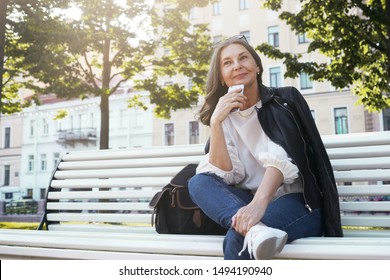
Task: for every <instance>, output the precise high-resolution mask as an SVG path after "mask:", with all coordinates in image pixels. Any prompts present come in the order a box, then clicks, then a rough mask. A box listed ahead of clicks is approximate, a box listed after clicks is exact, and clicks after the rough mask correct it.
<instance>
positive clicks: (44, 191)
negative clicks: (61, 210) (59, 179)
mask: <svg viewBox="0 0 390 280" xmlns="http://www.w3.org/2000/svg"><path fill="white" fill-rule="evenodd" d="M39 192H40V195H39V198H40V199H45V198H46V189H40V190H39Z"/></svg>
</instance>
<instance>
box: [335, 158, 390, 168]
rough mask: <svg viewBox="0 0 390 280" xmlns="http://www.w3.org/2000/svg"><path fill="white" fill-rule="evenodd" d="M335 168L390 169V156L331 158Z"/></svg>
mask: <svg viewBox="0 0 390 280" xmlns="http://www.w3.org/2000/svg"><path fill="white" fill-rule="evenodd" d="M331 164H332V167H333V170H351V169H352V170H361V169H367V168H370V169H374V168H376V169H390V157H376V158H353V159H335V160H331Z"/></svg>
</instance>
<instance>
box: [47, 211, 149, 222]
mask: <svg viewBox="0 0 390 280" xmlns="http://www.w3.org/2000/svg"><path fill="white" fill-rule="evenodd" d="M47 219H48V220H49V221H59V222H104V223H110V222H111V223H142V224H150V223H151V220H152V215H151V214H132V213H130V214H126V215H123V214H102V213H99V214H98V215H96V214H93V213H90V214H85V213H48V214H47Z"/></svg>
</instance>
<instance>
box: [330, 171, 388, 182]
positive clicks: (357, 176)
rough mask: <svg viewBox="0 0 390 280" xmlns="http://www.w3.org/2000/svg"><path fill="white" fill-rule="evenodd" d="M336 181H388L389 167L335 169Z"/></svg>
mask: <svg viewBox="0 0 390 280" xmlns="http://www.w3.org/2000/svg"><path fill="white" fill-rule="evenodd" d="M334 176H335V178H336V181H337V182H367V181H390V169H388V170H385V169H382V170H349V171H335V172H334Z"/></svg>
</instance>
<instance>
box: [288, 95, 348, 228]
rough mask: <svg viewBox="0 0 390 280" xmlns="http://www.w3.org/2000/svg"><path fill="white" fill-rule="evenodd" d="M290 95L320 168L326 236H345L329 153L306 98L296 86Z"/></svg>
mask: <svg viewBox="0 0 390 280" xmlns="http://www.w3.org/2000/svg"><path fill="white" fill-rule="evenodd" d="M289 97H290V98H293V103H294V104H295V106H296V108H295V109H296V113H297V114H298V116H299V118H300V120H301V123H302V126H303V127H302V128H303V130H304V133H305V135H306V141H307V143H308V145H310V147H311V149H312V151H313V153H314V155H315V156H314V160H315V163H314V164H315V165H316V167H317V170H319V172H318V174H317V179H318V180H319V186H318V187H319V188H320V189H321V191H322V211H323V212H322V214H323V215H322V217H323V224H324V226H325V236H343V232H342V228H341V217H340V205H339V196H338V192H337V186H336V181H335V177H334V174H333V168H332V165H331V163H330V160H329V156H328V153H327V151H326V149H325V146H324V144H323V142H322V138H321V136H320V133H319V131H318V129H317V126H316V124H315V122H314V119H313V118H312V115H311V111H310V108H309V106H308V104H307V103H306V100H305V99H304V98H303V96H302V95H301V93H300V92H299V91H298V90H297V89H296V88H292V89H291V94H290V96H289ZM331 225H333V226H331Z"/></svg>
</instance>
